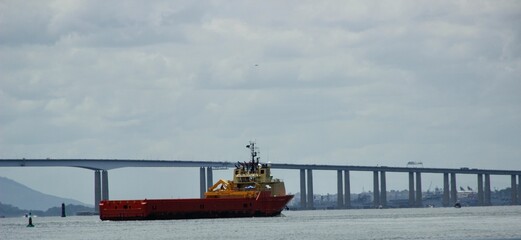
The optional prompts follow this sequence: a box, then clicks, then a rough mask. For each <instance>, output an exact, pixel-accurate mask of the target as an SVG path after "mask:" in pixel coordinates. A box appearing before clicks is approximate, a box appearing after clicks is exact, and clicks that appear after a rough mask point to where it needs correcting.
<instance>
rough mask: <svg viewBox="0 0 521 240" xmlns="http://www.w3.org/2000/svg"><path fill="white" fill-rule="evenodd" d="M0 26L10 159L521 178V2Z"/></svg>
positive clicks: (78, 15)
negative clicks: (325, 167) (253, 146)
mask: <svg viewBox="0 0 521 240" xmlns="http://www.w3.org/2000/svg"><path fill="white" fill-rule="evenodd" d="M0 11H1V12H2V13H4V14H0V51H1V53H2V54H0V72H1V73H2V75H1V76H0V109H1V111H0V143H1V145H0V151H1V152H2V156H1V157H2V158H10V157H27V158H30V157H52V158H60V157H70V158H87V157H93V158H137V159H141V158H143V159H154V158H162V159H195V160H208V159H212V160H213V159H215V160H237V159H243V158H244V157H245V155H244V154H245V153H244V152H243V151H240V150H238V149H237V147H238V146H242V145H243V143H244V142H247V141H248V140H250V139H257V140H258V141H259V142H260V145H261V146H264V145H266V148H267V149H268V150H267V151H266V152H268V153H269V158H270V160H271V161H278V162H292V163H323V164H354V165H376V164H385V165H388V166H402V165H404V163H405V162H407V161H417V160H423V161H424V163H426V166H432V167H460V166H469V167H477V168H519V167H520V166H519V161H518V158H519V155H520V154H519V150H518V149H521V148H520V145H521V141H520V139H519V137H518V136H519V135H520V133H521V129H520V128H519V126H518V125H519V122H520V120H521V113H520V112H519V109H520V103H521V98H520V95H519V94H518V92H519V89H521V85H520V84H521V83H520V81H518V76H520V75H521V72H520V71H521V70H520V69H521V61H520V53H521V51H520V44H519V39H520V30H519V28H518V27H517V26H519V24H520V18H519V12H521V6H520V4H518V3H517V2H515V1H503V2H495V3H493V4H491V3H489V2H485V1H477V2H472V3H467V2H440V3H416V2H408V1H389V2H369V3H361V2H357V1H340V2H326V3H317V2H314V1H304V2H302V1H298V2H255V3H253V2H241V1H237V2H228V1H225V2H223V1H211V2H202V3H198V2H192V1H175V2H171V1H147V2H142V1H129V2H121V3H120V2H112V3H111V2H108V3H107V2H106V1H50V2H38V3H33V2H31V3H28V2H23V1H22V2H20V1H4V2H2V3H1V4H0ZM201 146H204V147H201ZM201 149H204V150H201Z"/></svg>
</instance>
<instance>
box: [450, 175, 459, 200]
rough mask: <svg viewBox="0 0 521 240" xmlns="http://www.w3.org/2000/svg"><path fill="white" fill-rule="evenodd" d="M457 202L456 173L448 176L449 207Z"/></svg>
mask: <svg viewBox="0 0 521 240" xmlns="http://www.w3.org/2000/svg"><path fill="white" fill-rule="evenodd" d="M457 202H458V189H457V185H456V173H451V174H450V205H451V206H454V204H456V203H457Z"/></svg>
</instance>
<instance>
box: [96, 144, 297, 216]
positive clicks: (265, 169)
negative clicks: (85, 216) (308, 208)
mask: <svg viewBox="0 0 521 240" xmlns="http://www.w3.org/2000/svg"><path fill="white" fill-rule="evenodd" d="M246 147H247V148H249V149H250V151H251V159H250V160H249V161H248V162H246V161H244V162H237V163H236V164H235V168H234V170H233V180H223V179H221V180H219V181H217V182H216V183H215V184H214V185H212V186H211V187H209V188H208V191H207V192H206V193H205V194H204V198H191V199H141V200H103V201H101V202H100V204H99V216H100V219H101V220H112V221H125V220H167V219H196V218H237V217H273V216H278V215H280V214H281V212H282V210H284V209H285V208H287V207H286V205H287V204H288V202H289V201H290V200H291V199H292V198H293V195H291V194H286V189H285V186H284V182H283V181H282V180H280V179H276V178H273V176H272V175H271V165H270V163H260V157H259V156H258V155H259V154H258V152H257V147H256V146H255V142H250V143H249V144H248V145H247V146H246Z"/></svg>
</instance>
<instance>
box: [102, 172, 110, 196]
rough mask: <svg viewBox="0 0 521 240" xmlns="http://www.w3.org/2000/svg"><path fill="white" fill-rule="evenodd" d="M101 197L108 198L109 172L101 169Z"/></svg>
mask: <svg viewBox="0 0 521 240" xmlns="http://www.w3.org/2000/svg"><path fill="white" fill-rule="evenodd" d="M101 185H102V187H101V199H102V200H109V172H108V171H107V170H102V171H101Z"/></svg>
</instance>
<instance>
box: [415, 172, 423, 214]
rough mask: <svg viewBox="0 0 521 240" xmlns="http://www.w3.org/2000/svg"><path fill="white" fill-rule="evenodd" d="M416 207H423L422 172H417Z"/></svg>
mask: <svg viewBox="0 0 521 240" xmlns="http://www.w3.org/2000/svg"><path fill="white" fill-rule="evenodd" d="M416 207H423V201H422V175H421V172H416Z"/></svg>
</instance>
